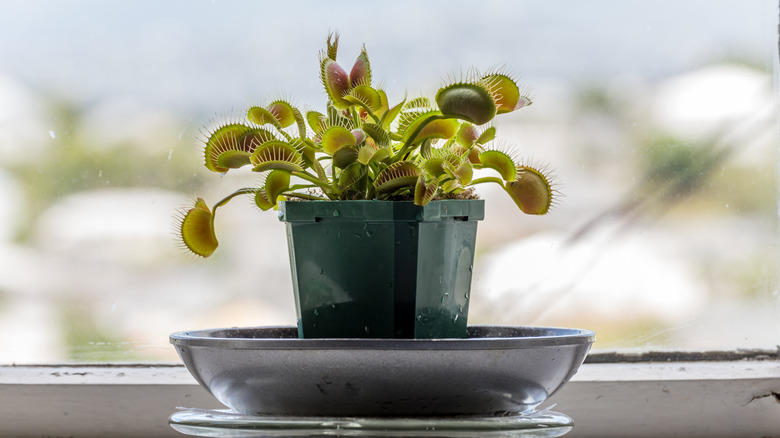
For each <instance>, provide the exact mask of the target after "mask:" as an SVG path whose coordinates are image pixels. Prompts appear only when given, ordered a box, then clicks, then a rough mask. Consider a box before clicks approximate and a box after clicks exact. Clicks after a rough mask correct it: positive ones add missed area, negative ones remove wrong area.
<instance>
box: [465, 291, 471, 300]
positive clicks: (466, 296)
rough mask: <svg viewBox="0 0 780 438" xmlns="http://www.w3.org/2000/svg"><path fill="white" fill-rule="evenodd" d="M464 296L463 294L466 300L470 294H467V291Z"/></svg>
mask: <svg viewBox="0 0 780 438" xmlns="http://www.w3.org/2000/svg"><path fill="white" fill-rule="evenodd" d="M464 296H465V298H466V299H467V300H468V299H469V297H470V295H469V293H468V292H466V295H464Z"/></svg>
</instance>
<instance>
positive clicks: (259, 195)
mask: <svg viewBox="0 0 780 438" xmlns="http://www.w3.org/2000/svg"><path fill="white" fill-rule="evenodd" d="M255 204H256V205H257V206H258V207H259V208H260V210H263V211H267V210H270V209H272V208H274V205H276V202H274V203H273V204H272V203H271V201H270V200H269V199H268V195H266V193H265V190H263V189H260V190H258V191H257V192H256V193H255Z"/></svg>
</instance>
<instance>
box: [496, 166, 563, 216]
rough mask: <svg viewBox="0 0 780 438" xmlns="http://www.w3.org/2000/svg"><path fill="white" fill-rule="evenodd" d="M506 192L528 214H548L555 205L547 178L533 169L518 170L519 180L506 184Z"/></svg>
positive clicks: (525, 167) (523, 168) (522, 168)
mask: <svg viewBox="0 0 780 438" xmlns="http://www.w3.org/2000/svg"><path fill="white" fill-rule="evenodd" d="M504 190H506V192H507V193H508V194H509V196H510V197H511V198H512V200H513V201H515V204H517V206H518V207H519V208H520V210H522V211H523V213H526V214H538V215H542V214H547V212H549V211H550V206H551V205H552V203H553V195H552V189H551V188H550V182H549V181H548V178H547V176H545V175H544V174H543V173H542V172H540V171H539V170H537V169H534V168H531V167H527V166H522V167H520V168H518V169H517V179H516V180H515V181H511V182H508V183H506V186H505V187H504Z"/></svg>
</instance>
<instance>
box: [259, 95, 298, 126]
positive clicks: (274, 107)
mask: <svg viewBox="0 0 780 438" xmlns="http://www.w3.org/2000/svg"><path fill="white" fill-rule="evenodd" d="M266 109H267V110H268V112H269V113H271V115H273V116H274V118H275V119H276V120H277V121H278V122H279V126H280V127H282V128H286V127H288V126H291V125H292V124H293V123H295V111H297V110H296V109H295V108H293V106H292V105H290V103H289V102H287V101H284V100H276V101H274V102H271V104H270V105H268V107H267V108H266Z"/></svg>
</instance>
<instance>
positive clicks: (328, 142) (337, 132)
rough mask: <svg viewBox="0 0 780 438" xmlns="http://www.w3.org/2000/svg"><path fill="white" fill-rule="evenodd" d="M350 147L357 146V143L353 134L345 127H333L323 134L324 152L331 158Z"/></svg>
mask: <svg viewBox="0 0 780 438" xmlns="http://www.w3.org/2000/svg"><path fill="white" fill-rule="evenodd" d="M349 146H357V141H356V139H355V136H354V135H352V132H350V131H349V130H348V129H347V128H344V127H343V126H331V127H330V128H328V130H327V131H325V133H324V134H322V150H323V151H325V153H327V154H328V155H330V156H333V154H335V153H336V151H338V150H339V149H341V148H345V147H349Z"/></svg>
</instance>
